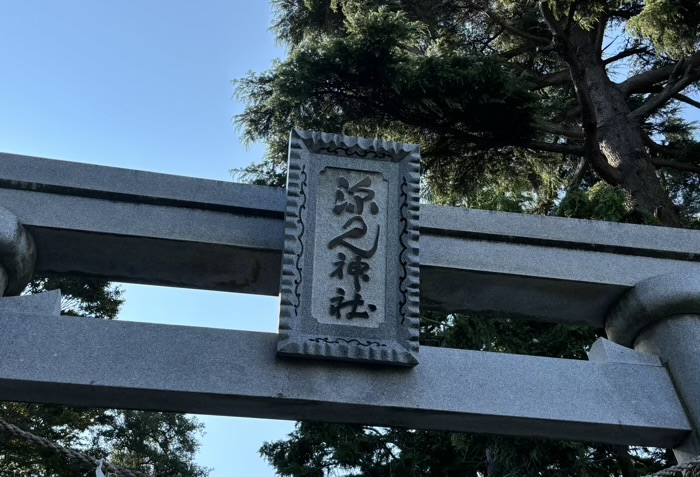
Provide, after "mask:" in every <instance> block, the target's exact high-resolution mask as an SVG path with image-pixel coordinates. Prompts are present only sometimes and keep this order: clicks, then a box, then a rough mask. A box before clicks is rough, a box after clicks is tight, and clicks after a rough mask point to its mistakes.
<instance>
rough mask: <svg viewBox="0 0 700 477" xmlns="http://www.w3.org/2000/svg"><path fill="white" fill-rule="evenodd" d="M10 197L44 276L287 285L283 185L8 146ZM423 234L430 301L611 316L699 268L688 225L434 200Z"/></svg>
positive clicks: (4, 191) (579, 319) (521, 312)
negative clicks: (622, 301)
mask: <svg viewBox="0 0 700 477" xmlns="http://www.w3.org/2000/svg"><path fill="white" fill-rule="evenodd" d="M0 206H1V207H4V208H6V209H8V210H9V211H11V212H12V213H14V214H15V215H16V216H17V217H18V218H19V220H20V221H21V222H22V223H23V224H24V225H25V226H26V228H27V230H28V231H29V232H30V233H31V235H32V237H33V238H34V241H35V242H36V246H37V250H38V256H37V257H38V258H37V265H36V266H37V272H40V273H57V274H73V275H82V276H90V277H100V278H105V279H109V280H115V281H124V282H134V283H145V284H154V285H164V286H177V287H189V288H200V289H208V290H219V291H232V292H240V293H255V294H265V295H277V294H278V293H279V276H280V262H281V256H282V252H281V251H282V246H283V240H284V223H283V218H284V208H285V194H284V191H282V190H278V189H273V188H268V187H260V186H250V185H241V184H233V183H226V182H219V181H211V180H203V179H193V178H186V177H179V176H171V175H165V174H156V173H151V172H143V171H133V170H125V169H117V168H111V167H102V166H94V165H87V164H78V163H71V162H64V161H55V160H48V159H40V158H33V157H27V156H18V155H12V154H0ZM420 241H421V244H420V248H421V267H420V271H421V307H422V308H423V309H425V310H428V309H435V310H443V311H449V312H464V311H478V312H484V313H491V314H494V315H502V316H503V315H505V316H511V317H524V318H535V319H542V320H547V321H557V322H567V323H580V324H587V325H591V326H596V327H602V326H603V324H604V316H605V312H606V311H607V310H608V309H609V308H610V306H611V305H612V304H613V303H614V302H616V300H617V299H618V298H619V297H620V296H621V295H622V294H623V293H624V292H625V291H627V290H629V289H630V288H631V287H633V286H634V285H635V284H636V283H638V282H640V281H642V280H645V279H647V278H650V277H654V276H658V275H663V274H666V273H670V272H674V273H681V274H683V273H697V272H698V271H700V234H699V233H698V232H696V231H689V230H671V229H666V228H661V227H643V226H636V225H626V224H613V223H608V222H592V221H583V220H572V219H562V218H556V217H536V216H528V215H521V214H507V213H497V212H487V211H479V210H467V209H460V208H451V207H438V206H430V205H423V206H422V208H421V238H420ZM107 270H109V273H107ZM193 272H194V273H193Z"/></svg>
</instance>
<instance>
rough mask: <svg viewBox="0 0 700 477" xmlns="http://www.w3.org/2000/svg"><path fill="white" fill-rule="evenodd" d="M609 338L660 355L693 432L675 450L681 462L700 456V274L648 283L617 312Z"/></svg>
mask: <svg viewBox="0 0 700 477" xmlns="http://www.w3.org/2000/svg"><path fill="white" fill-rule="evenodd" d="M606 331H607V334H608V337H609V338H610V339H611V340H614V341H616V342H618V343H620V344H622V345H625V346H630V347H633V348H634V349H635V350H637V351H641V352H645V353H651V354H654V355H657V356H658V357H659V358H660V359H661V361H662V363H663V364H664V365H665V366H666V368H667V369H668V371H669V373H670V375H671V378H672V380H673V383H674V385H675V388H676V390H677V392H678V395H679V397H680V399H681V401H682V402H683V405H684V407H685V409H686V412H687V413H688V416H689V418H690V421H691V423H692V426H693V429H694V431H693V433H692V434H691V435H690V436H689V437H688V438H687V439H685V440H684V441H683V442H682V443H680V444H679V445H678V446H677V447H675V448H674V452H675V454H676V457H677V459H678V460H679V462H684V461H687V460H690V459H693V458H695V457H697V455H698V454H700V348H698V343H700V274H698V273H688V274H678V273H676V274H668V275H662V276H658V277H654V278H651V279H648V280H644V281H642V282H640V283H639V284H637V285H636V286H635V287H634V288H633V289H631V290H629V291H628V292H627V293H625V295H623V297H622V298H621V299H620V301H619V302H618V303H617V304H616V305H615V306H614V307H613V308H612V309H611V311H610V314H609V316H608V319H607V322H606Z"/></svg>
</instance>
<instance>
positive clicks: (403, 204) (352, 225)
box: [278, 131, 420, 366]
mask: <svg viewBox="0 0 700 477" xmlns="http://www.w3.org/2000/svg"><path fill="white" fill-rule="evenodd" d="M419 168H420V162H419V155H418V147H417V146H415V145H405V144H401V143H392V142H387V141H381V140H369V139H362V138H354V137H348V136H340V135H332V134H325V133H311V132H304V131H292V134H291V139H290V153H289V165H288V170H289V174H288V179H287V211H286V215H285V224H286V226H285V242H284V256H283V262H282V263H283V264H282V275H281V277H282V278H281V280H280V300H281V302H280V303H281V305H280V328H279V330H280V333H279V345H278V353H279V354H280V355H283V356H306V357H314V358H331V359H339V360H346V361H364V362H375V363H376V362H382V363H387V364H397V365H403V366H412V365H415V364H416V363H417V359H416V358H417V357H416V353H417V352H418V274H419V270H418V186H419V184H418V182H419Z"/></svg>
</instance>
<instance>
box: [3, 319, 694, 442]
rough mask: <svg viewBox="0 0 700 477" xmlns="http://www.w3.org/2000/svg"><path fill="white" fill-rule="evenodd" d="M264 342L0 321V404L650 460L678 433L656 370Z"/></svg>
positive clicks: (231, 335) (675, 404) (110, 326)
mask: <svg viewBox="0 0 700 477" xmlns="http://www.w3.org/2000/svg"><path fill="white" fill-rule="evenodd" d="M276 342H277V336H276V335H275V334H267V333H252V332H243V331H231V330H218V329H209V328H193V327H186V326H167V325H154V324H144V323H132V322H119V321H102V320H94V319H87V318H73V317H60V318H57V317H55V316H53V315H52V316H41V315H27V314H23V315H10V316H3V317H2V319H1V320H0V383H1V385H0V399H4V400H16V401H28V402H53V403H56V404H66V405H74V406H96V407H114V408H129V409H146V410H160V411H177V412H192V413H204V414H220V415H237V416H249V417H262V418H273V419H313V420H324V421H330V422H354V423H361V424H370V425H382V426H399V427H409V428H417V429H432V430H448V431H458V432H479V433H490V434H506V435H527V436H530V437H542V438H553V439H568V440H585V441H597V442H607V443H617V444H638V445H648V446H658V447H670V446H673V445H675V444H677V443H678V442H679V441H680V440H681V439H683V438H684V437H686V436H687V435H688V433H689V432H690V426H689V424H688V421H687V418H686V416H685V413H684V410H683V407H682V405H681V403H680V401H679V400H678V397H677V395H676V393H675V391H674V389H673V384H672V383H671V380H670V379H669V376H668V374H667V372H666V370H665V368H663V367H662V366H659V365H653V364H630V363H618V362H600V363H598V362H587V361H576V360H563V359H554V358H541V357H534V356H518V355H509V354H497V353H485V352H477V351H464V350H456V349H441V348H431V347H423V348H422V349H421V351H420V355H421V363H420V365H418V366H416V367H414V368H401V367H390V366H383V367H376V366H372V367H370V366H366V365H358V364H357V363H327V362H321V361H316V360H290V359H280V358H277V357H276V356H275V349H276ZM76 343H80V345H79V346H76Z"/></svg>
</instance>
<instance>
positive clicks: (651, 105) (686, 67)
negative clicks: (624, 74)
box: [628, 59, 700, 121]
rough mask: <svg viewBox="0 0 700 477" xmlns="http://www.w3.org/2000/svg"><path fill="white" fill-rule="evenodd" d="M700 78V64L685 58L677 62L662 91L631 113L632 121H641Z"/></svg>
mask: <svg viewBox="0 0 700 477" xmlns="http://www.w3.org/2000/svg"><path fill="white" fill-rule="evenodd" d="M699 79H700V65H693V64H690V63H689V62H687V61H686V60H685V59H682V60H680V61H679V62H678V63H676V65H675V67H674V68H673V70H672V71H671V74H670V76H669V78H668V81H667V83H666V86H664V88H663V89H662V90H661V92H659V93H656V94H654V95H652V96H651V97H650V98H649V99H647V100H646V101H645V102H644V103H643V104H642V105H641V106H640V107H638V108H637V109H635V110H634V111H632V112H631V113H630V114H629V116H628V117H629V119H630V120H632V121H641V120H643V119H644V118H646V117H647V116H649V115H650V114H652V113H654V112H655V111H656V110H658V109H659V108H661V107H662V106H663V105H664V104H666V103H667V102H668V101H669V100H670V99H671V98H672V97H673V96H674V95H676V94H678V93H680V92H681V91H683V90H684V89H685V88H686V87H688V86H689V85H690V84H691V83H694V82H695V81H697V80H699Z"/></svg>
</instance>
